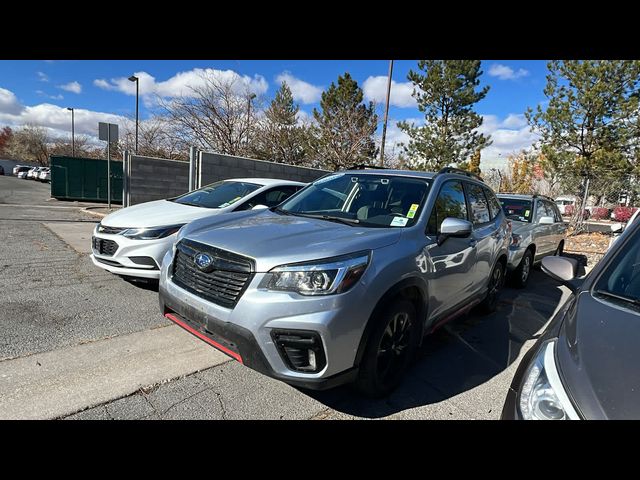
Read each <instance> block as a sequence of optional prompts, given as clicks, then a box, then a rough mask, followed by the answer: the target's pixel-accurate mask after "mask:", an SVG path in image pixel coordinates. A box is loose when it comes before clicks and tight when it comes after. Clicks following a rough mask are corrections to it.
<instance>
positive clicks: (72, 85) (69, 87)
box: [58, 82, 82, 93]
mask: <svg viewBox="0 0 640 480" xmlns="http://www.w3.org/2000/svg"><path fill="white" fill-rule="evenodd" d="M58 88H61V89H62V90H65V91H67V92H72V93H81V92H82V85H80V84H79V83H78V82H69V83H65V84H64V85H58Z"/></svg>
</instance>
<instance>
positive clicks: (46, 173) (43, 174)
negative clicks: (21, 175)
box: [38, 167, 51, 182]
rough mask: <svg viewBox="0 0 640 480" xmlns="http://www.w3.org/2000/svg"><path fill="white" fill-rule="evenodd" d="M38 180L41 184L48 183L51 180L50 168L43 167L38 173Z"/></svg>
mask: <svg viewBox="0 0 640 480" xmlns="http://www.w3.org/2000/svg"><path fill="white" fill-rule="evenodd" d="M38 180H40V181H41V182H47V181H50V180H51V169H50V168H49V167H42V169H41V170H40V172H39V173H38Z"/></svg>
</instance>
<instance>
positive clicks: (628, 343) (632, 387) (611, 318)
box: [502, 221, 640, 420]
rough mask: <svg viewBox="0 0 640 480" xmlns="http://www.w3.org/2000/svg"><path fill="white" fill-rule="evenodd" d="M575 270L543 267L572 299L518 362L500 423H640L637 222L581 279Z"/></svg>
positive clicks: (554, 260) (564, 261)
mask: <svg viewBox="0 0 640 480" xmlns="http://www.w3.org/2000/svg"><path fill="white" fill-rule="evenodd" d="M576 264H577V261H576V260H573V259H569V258H560V257H549V258H545V259H544V260H543V261H542V269H543V271H545V272H546V273H547V274H548V275H550V276H551V277H552V278H554V279H555V280H557V281H559V282H561V283H562V284H564V285H565V286H567V287H568V288H569V289H571V291H572V295H571V297H570V298H569V300H568V301H567V302H566V303H565V305H564V306H563V307H562V308H561V309H560V310H559V311H558V313H557V314H556V315H555V317H554V318H553V319H552V320H551V322H550V323H549V325H548V326H547V328H546V329H545V331H544V332H543V333H542V335H541V336H540V338H539V339H538V341H537V342H536V344H535V345H534V346H533V347H532V348H531V349H530V350H529V351H528V352H527V354H526V355H525V356H524V358H523V360H522V363H521V364H520V366H519V367H518V370H517V371H516V374H515V377H514V379H513V382H512V384H511V387H510V389H509V391H508V394H507V398H506V401H505V405H504V408H503V411H502V418H505V419H527V420H528V419H544V420H565V419H638V418H640V388H637V385H639V384H640V369H638V364H639V363H640V349H638V344H640V307H639V306H640V222H637V221H635V222H633V223H631V224H629V225H628V227H627V229H626V230H625V232H624V233H623V234H622V236H621V237H620V238H619V240H618V241H617V242H615V244H614V245H613V246H612V247H611V249H610V250H609V251H608V252H607V254H606V255H605V256H604V258H603V259H602V260H600V262H599V263H598V264H597V265H596V266H595V267H594V269H593V270H592V271H591V272H590V273H589V274H588V275H586V276H585V277H583V278H576V273H577V271H576Z"/></svg>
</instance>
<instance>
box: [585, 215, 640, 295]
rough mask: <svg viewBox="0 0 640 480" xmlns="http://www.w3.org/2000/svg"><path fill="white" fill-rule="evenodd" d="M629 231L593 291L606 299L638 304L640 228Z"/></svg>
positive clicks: (639, 287)
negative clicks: (624, 242)
mask: <svg viewBox="0 0 640 480" xmlns="http://www.w3.org/2000/svg"><path fill="white" fill-rule="evenodd" d="M629 233H630V236H629V238H628V239H627V241H626V244H625V246H624V247H622V249H620V250H619V251H618V253H617V254H616V256H615V257H614V258H613V260H612V261H611V263H610V264H609V265H608V266H607V268H606V269H605V270H604V272H602V275H601V276H600V278H599V279H598V282H597V283H596V286H595V288H594V291H595V292H596V293H597V294H600V295H605V296H606V297H607V299H608V300H612V299H614V301H615V300H616V299H617V300H618V301H620V302H625V303H634V304H636V305H640V230H638V229H637V228H636V229H635V231H633V232H631V231H630V232H629Z"/></svg>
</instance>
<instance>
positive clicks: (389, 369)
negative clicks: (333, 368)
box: [356, 299, 420, 398]
mask: <svg viewBox="0 0 640 480" xmlns="http://www.w3.org/2000/svg"><path fill="white" fill-rule="evenodd" d="M374 315H375V316H374V317H373V318H372V319H371V320H372V321H374V322H375V325H374V327H373V330H372V332H371V335H370V336H369V340H368V341H367V345H366V347H365V351H364V355H363V357H362V361H361V362H360V369H359V372H358V378H357V380H356V388H357V389H358V390H359V391H360V393H362V394H364V395H366V396H368V397H373V398H380V397H384V396H386V395H388V394H389V393H391V392H392V391H393V390H394V389H395V388H396V387H397V386H398V385H399V384H400V382H401V381H402V377H403V375H404V373H405V372H406V370H407V368H408V366H409V365H410V364H411V360H412V359H413V356H414V355H415V352H416V349H417V347H418V343H419V342H420V338H419V332H420V328H419V325H418V318H417V314H416V309H415V307H414V306H413V303H411V302H410V301H408V300H404V299H398V300H395V301H393V302H391V303H389V304H388V305H387V306H386V307H385V308H383V310H381V311H380V313H379V314H374ZM381 352H383V353H381Z"/></svg>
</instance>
